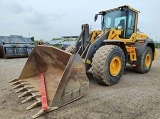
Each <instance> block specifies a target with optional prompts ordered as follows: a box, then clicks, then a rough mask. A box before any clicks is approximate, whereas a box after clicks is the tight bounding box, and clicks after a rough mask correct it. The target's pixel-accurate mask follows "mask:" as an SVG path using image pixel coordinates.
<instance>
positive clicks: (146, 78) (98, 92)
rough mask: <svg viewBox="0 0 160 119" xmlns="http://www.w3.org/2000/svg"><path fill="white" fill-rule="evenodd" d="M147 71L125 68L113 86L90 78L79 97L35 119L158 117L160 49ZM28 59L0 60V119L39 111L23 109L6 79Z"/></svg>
mask: <svg viewBox="0 0 160 119" xmlns="http://www.w3.org/2000/svg"><path fill="white" fill-rule="evenodd" d="M158 53H159V54H158V58H157V59H156V60H155V61H154V62H153V64H152V68H151V70H150V72H149V73H147V74H139V73H135V72H133V71H131V69H130V68H127V69H126V70H125V74H124V75H123V76H122V78H121V80H120V81H119V82H118V83H117V84H116V85H114V86H110V87H107V86H102V85H100V84H99V83H97V82H96V81H95V80H93V79H92V78H91V79H90V88H89V90H88V92H87V93H86V95H85V96H84V97H82V98H81V99H79V100H77V101H75V102H73V103H71V104H68V105H66V106H64V107H62V108H59V109H58V110H56V111H52V112H50V113H48V114H46V115H45V116H41V117H39V118H38V119H160V50H158ZM26 60H27V58H18V59H0V105H1V106H0V119H30V118H31V116H32V115H33V114H35V113H37V112H38V111H39V110H40V107H39V108H35V109H32V110H29V111H27V110H26V109H25V108H26V107H28V106H29V105H31V104H32V103H33V101H31V102H28V103H25V104H21V101H22V100H23V98H20V99H19V98H18V95H19V94H16V93H15V92H14V90H12V87H11V86H10V85H9V84H8V81H9V80H11V79H14V78H18V76H19V74H20V72H21V70H22V68H23V66H24V64H25V62H26Z"/></svg>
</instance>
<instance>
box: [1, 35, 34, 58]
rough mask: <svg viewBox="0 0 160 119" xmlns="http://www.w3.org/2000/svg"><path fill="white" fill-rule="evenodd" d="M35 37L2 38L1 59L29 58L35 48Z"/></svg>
mask: <svg viewBox="0 0 160 119" xmlns="http://www.w3.org/2000/svg"><path fill="white" fill-rule="evenodd" d="M33 41H34V37H32V38H26V37H23V36H19V35H10V36H0V57H1V58H13V57H28V56H29V55H30V53H31V52H32V50H33V48H34V43H33Z"/></svg>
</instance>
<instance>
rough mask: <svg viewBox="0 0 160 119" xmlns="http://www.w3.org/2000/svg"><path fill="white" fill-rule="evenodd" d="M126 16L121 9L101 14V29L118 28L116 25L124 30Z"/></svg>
mask: <svg viewBox="0 0 160 119" xmlns="http://www.w3.org/2000/svg"><path fill="white" fill-rule="evenodd" d="M126 16H127V15H126V12H125V11H121V10H114V11H110V12H106V13H105V14H104V15H102V30H104V29H108V28H118V26H121V27H122V29H124V30H125V25H126Z"/></svg>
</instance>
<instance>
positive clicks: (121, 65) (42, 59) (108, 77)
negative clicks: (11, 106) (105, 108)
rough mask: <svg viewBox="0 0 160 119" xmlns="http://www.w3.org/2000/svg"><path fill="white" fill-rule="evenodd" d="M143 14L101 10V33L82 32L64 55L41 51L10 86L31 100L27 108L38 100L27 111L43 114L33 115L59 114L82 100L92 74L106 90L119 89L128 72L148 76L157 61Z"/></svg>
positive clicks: (86, 28) (47, 48)
mask: <svg viewBox="0 0 160 119" xmlns="http://www.w3.org/2000/svg"><path fill="white" fill-rule="evenodd" d="M138 13H139V11H137V10H135V9H133V8H131V7H129V6H126V5H125V6H120V7H118V8H114V9H110V10H106V11H101V12H99V13H98V14H96V15H95V21H96V20H97V18H98V16H99V15H100V16H101V19H102V20H101V24H102V25H101V26H102V27H101V31H100V30H94V31H91V32H90V31H89V25H88V24H84V25H82V32H81V34H80V36H79V37H78V39H77V41H76V43H75V46H73V47H70V49H68V51H69V52H65V51H63V50H61V49H58V48H55V47H51V46H43V45H40V46H37V47H35V48H34V50H33V51H32V53H31V55H30V57H29V58H28V60H27V62H26V64H25V66H24V68H23V71H22V73H21V75H20V77H19V78H18V79H14V80H12V81H10V83H11V85H14V89H17V90H16V92H17V93H18V92H23V93H22V94H21V95H19V97H23V96H29V97H28V98H26V99H25V100H23V101H22V103H25V102H27V101H30V100H32V99H36V100H37V101H36V102H34V103H33V104H32V105H31V106H29V107H28V108H27V109H31V108H34V107H36V106H38V105H41V106H42V109H41V110H40V111H39V112H38V113H37V114H35V115H34V116H33V118H36V117H38V116H40V115H43V114H44V113H46V112H49V111H52V110H55V109H58V108H59V107H61V106H63V105H66V104H68V103H70V102H72V101H74V100H77V99H78V98H80V97H82V96H83V95H84V94H85V92H86V91H87V89H88V87H89V80H88V78H87V72H89V71H90V72H92V74H93V77H94V78H95V79H96V80H97V81H98V82H99V83H101V84H103V85H108V86H110V85H114V84H116V83H117V82H118V81H119V80H120V78H121V76H122V74H123V72H124V69H125V67H126V64H130V65H132V66H133V69H134V70H135V71H137V72H140V73H147V72H148V71H149V70H150V68H151V65H152V61H153V60H154V59H155V57H156V54H157V53H156V49H155V45H154V42H153V40H152V39H150V38H149V37H148V36H147V35H145V34H144V33H142V32H140V31H139V30H138V28H137V23H138Z"/></svg>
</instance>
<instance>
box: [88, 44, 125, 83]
mask: <svg viewBox="0 0 160 119" xmlns="http://www.w3.org/2000/svg"><path fill="white" fill-rule="evenodd" d="M124 68H125V56H124V53H123V50H122V49H121V48H120V47H118V46H115V45H105V46H102V47H100V48H99V49H98V50H97V51H96V53H95V54H94V57H93V59H92V68H91V69H92V73H93V76H94V77H95V79H96V80H97V81H98V82H99V83H101V84H103V85H114V84H116V83H117V82H118V81H119V80H120V78H121V76H122V74H123V72H124Z"/></svg>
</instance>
